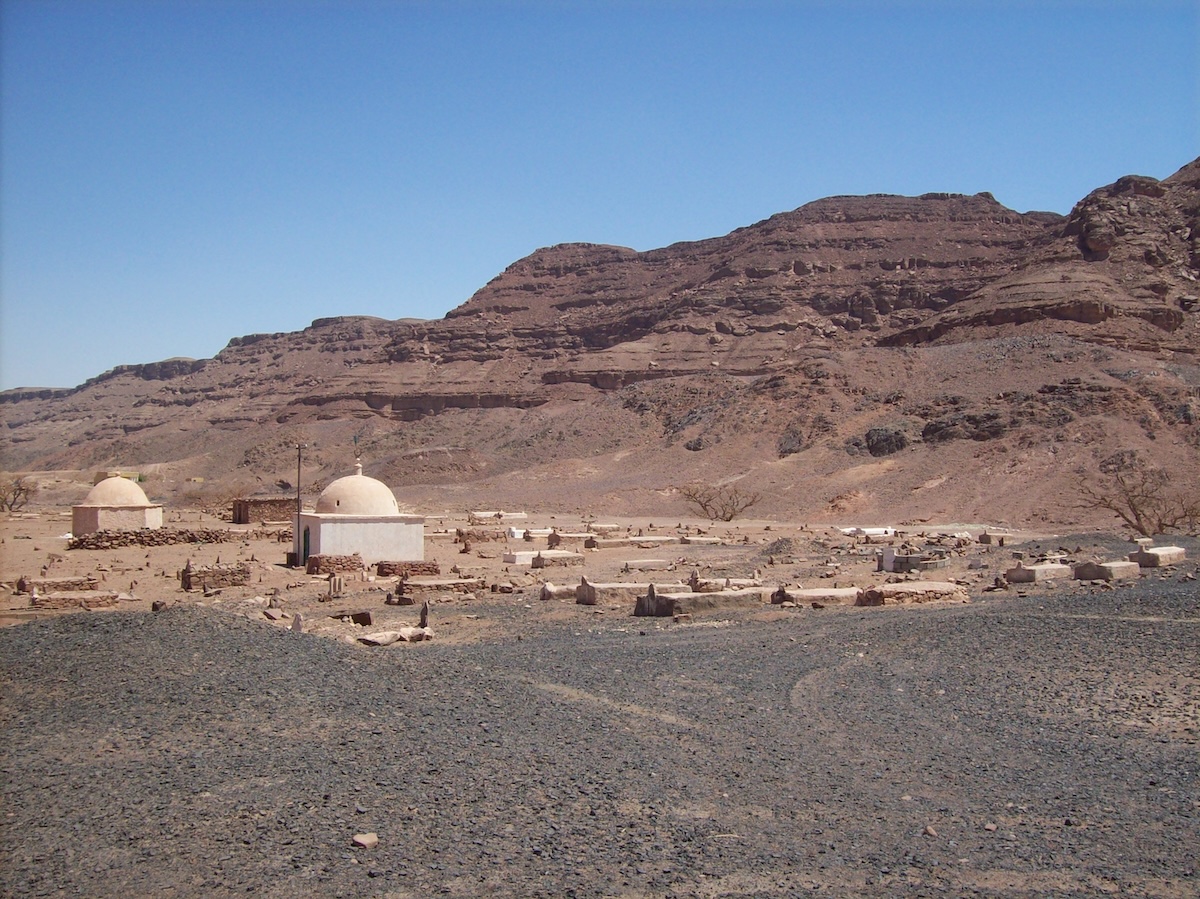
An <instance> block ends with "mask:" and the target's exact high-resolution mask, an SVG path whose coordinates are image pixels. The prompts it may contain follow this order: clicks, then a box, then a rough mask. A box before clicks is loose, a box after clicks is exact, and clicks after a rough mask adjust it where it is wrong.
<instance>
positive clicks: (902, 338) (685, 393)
mask: <svg viewBox="0 0 1200 899" xmlns="http://www.w3.org/2000/svg"><path fill="white" fill-rule="evenodd" d="M1198 219H1200V160H1197V161H1196V162H1193V163H1191V164H1189V165H1188V166H1186V167H1184V168H1183V169H1181V170H1180V171H1179V172H1177V173H1175V174H1174V175H1172V176H1171V177H1169V178H1167V179H1164V180H1162V181H1158V180H1155V179H1153V178H1148V177H1143V176H1127V177H1123V178H1120V179H1118V180H1117V181H1116V182H1114V183H1113V184H1111V185H1108V186H1106V187H1103V188H1100V189H1098V190H1096V191H1093V192H1092V193H1091V194H1089V195H1088V196H1087V197H1085V198H1084V199H1083V200H1081V201H1080V202H1079V203H1078V204H1077V205H1076V207H1075V208H1074V209H1073V210H1072V212H1071V213H1070V215H1068V216H1066V217H1063V216H1059V215H1056V214H1053V213H1038V212H1033V213H1024V214H1022V213H1017V212H1014V211H1013V210H1010V209H1007V208H1005V207H1004V206H1003V205H1001V204H1000V203H998V202H997V201H996V200H995V199H994V198H993V197H991V196H990V195H988V194H977V195H975V196H962V195H953V194H926V195H923V196H920V197H897V196H882V195H875V196H865V197H831V198H827V199H824V200H819V201H816V202H814V203H809V204H807V205H805V206H803V207H801V208H799V209H796V210H794V211H792V212H786V213H780V214H778V215H774V216H772V217H770V218H768V219H766V220H765V221H762V222H759V223H757V224H755V225H751V226H748V227H745V228H740V229H738V230H736V231H734V232H732V233H730V234H728V235H725V236H723V237H718V238H712V239H709V240H702V241H695V242H689V243H680V244H674V245H672V246H669V247H665V248H662V249H657V250H651V251H647V252H637V251H634V250H630V249H626V248H621V247H611V246H599V245H593V244H565V245H560V246H555V247H550V248H545V249H541V250H537V251H535V252H534V253H532V254H530V255H529V256H527V257H525V258H524V259H521V260H518V261H517V262H515V263H513V264H512V265H511V266H509V267H508V268H507V269H506V270H505V271H504V272H502V273H500V274H499V275H497V276H496V278H494V279H493V280H492V281H491V282H489V283H488V284H487V285H485V286H484V287H483V288H481V289H480V290H479V291H478V292H477V293H476V294H475V295H474V296H472V297H471V298H470V299H469V300H468V301H467V302H466V303H464V304H463V305H462V306H460V307H458V308H457V309H454V310H452V311H451V312H450V313H449V314H448V315H447V316H446V317H445V318H444V319H441V320H438V321H419V320H413V319H400V320H395V321H389V320H383V319H378V318H369V317H339V318H328V319H320V320H318V321H315V322H314V323H313V324H312V325H311V326H310V327H309V328H306V329H305V330H303V331H301V332H297V333H277V334H257V335H249V336H246V337H241V338H235V339H233V340H231V341H230V343H229V345H228V346H227V347H226V348H225V349H224V350H222V351H221V352H220V353H219V354H217V356H216V357H214V358H213V359H210V360H166V361H164V362H160V363H153V364H150V365H140V366H120V367H118V368H117V369H114V370H112V371H110V372H107V373H105V374H103V375H100V376H99V377H96V378H93V379H91V380H89V381H88V382H86V383H85V384H83V385H81V386H80V387H78V388H75V389H73V390H66V391H58V390H54V391H47V390H16V391H8V392H6V393H4V394H0V410H2V411H0V414H2V415H3V418H4V425H5V427H4V430H3V434H4V437H3V440H4V443H3V444H0V450H2V452H3V456H4V459H5V460H6V462H5V467H6V468H10V469H16V470H41V471H47V470H63V469H90V468H95V467H100V466H105V465H115V464H119V465H123V466H131V465H136V466H139V467H141V468H143V470H145V471H146V472H148V474H149V475H150V479H149V481H148V483H149V484H150V487H151V490H152V492H153V491H154V490H157V491H158V494H159V495H162V496H180V495H181V494H184V493H187V492H188V491H191V492H193V493H196V492H201V493H202V492H204V491H208V492H210V493H212V492H216V491H225V492H233V493H244V492H251V491H256V490H257V491H262V490H267V489H270V488H271V487H272V486H273V485H275V484H276V483H279V482H290V479H291V478H294V475H295V463H296V454H295V450H294V445H295V444H296V443H308V444H310V445H311V449H310V451H309V453H308V455H307V458H306V460H305V462H304V466H305V467H304V470H303V472H302V481H303V482H304V483H305V485H306V488H308V489H314V488H315V487H317V486H319V485H320V483H321V482H322V481H325V480H328V479H329V478H331V477H335V476H337V475H339V474H342V473H345V471H346V470H347V468H348V466H349V463H350V460H351V457H352V454H353V452H354V451H355V449H354V448H352V447H351V446H350V444H351V438H355V439H356V443H357V446H356V448H357V450H358V451H359V452H363V453H364V455H365V457H366V459H367V460H368V462H369V463H370V464H369V466H368V467H369V469H373V470H372V471H371V473H373V474H375V475H376V476H379V477H383V478H384V479H385V480H387V481H388V482H389V483H390V484H393V485H397V486H398V487H403V488H407V494H408V496H407V497H405V498H406V499H409V500H410V501H411V502H413V503H415V504H421V503H426V502H429V501H431V498H436V499H434V500H433V501H437V502H440V503H442V504H445V503H447V502H450V501H451V500H453V497H454V495H455V494H454V491H458V492H459V493H460V494H461V493H466V492H474V493H476V494H479V495H486V496H488V497H491V498H495V499H496V500H497V501H500V500H506V501H508V502H509V504H510V505H511V506H516V505H521V504H528V503H529V502H531V501H533V502H537V501H538V499H537V497H539V496H541V494H540V493H539V492H538V491H542V492H543V493H546V496H547V497H548V496H549V495H550V494H553V493H554V492H556V491H562V490H566V491H569V494H570V496H571V497H572V501H579V502H584V503H587V504H595V505H599V504H601V503H604V504H606V507H607V506H608V505H609V504H612V503H616V504H617V506H619V507H620V508H615V509H614V511H616V512H617V513H628V512H631V511H635V510H638V511H640V510H648V509H652V508H656V507H659V506H661V505H662V504H663V502H664V498H669V491H670V488H671V487H672V486H673V485H678V484H679V483H681V482H683V481H686V480H709V481H720V480H726V479H730V478H737V479H742V482H743V483H745V484H746V485H747V486H748V487H749V488H754V489H757V490H761V491H762V492H763V493H764V494H765V495H766V496H767V500H766V501H765V502H764V504H763V506H762V509H763V511H764V512H765V513H768V514H770V513H774V512H778V511H779V510H780V509H782V508H784V507H786V508H787V509H788V510H790V511H795V510H801V511H805V512H807V513H811V514H817V515H820V514H826V515H830V514H846V513H851V512H861V513H863V514H879V513H882V512H884V511H885V510H887V512H888V513H889V514H894V515H899V516H905V515H907V516H917V517H919V516H923V515H931V514H940V513H941V511H942V509H940V508H939V507H940V506H945V507H946V511H951V510H955V511H958V510H961V512H962V514H964V515H970V514H975V515H982V514H984V512H985V511H986V510H988V509H993V510H996V512H997V513H998V514H1001V515H1003V516H1005V517H1010V518H1012V519H1014V520H1020V521H1025V522H1030V521H1043V522H1045V521H1048V520H1049V519H1048V518H1047V517H1046V516H1051V517H1053V515H1055V514H1058V513H1056V512H1054V511H1053V509H1051V508H1050V507H1049V506H1047V504H1046V503H1045V501H1044V499H1042V498H1040V495H1041V494H1045V493H1047V492H1049V493H1057V492H1060V491H1061V488H1062V485H1063V484H1064V483H1065V481H1064V480H1063V479H1064V478H1066V477H1068V476H1071V477H1075V476H1077V474H1076V473H1077V472H1083V471H1087V470H1094V469H1095V468H1096V466H1097V465H1098V464H1099V462H1100V461H1102V460H1103V459H1104V458H1107V457H1108V456H1111V455H1112V454H1113V453H1115V452H1117V451H1120V450H1130V449H1132V450H1135V451H1136V452H1138V453H1139V454H1141V455H1142V456H1144V457H1145V458H1147V459H1150V460H1153V461H1154V462H1155V464H1159V465H1164V466H1167V467H1172V468H1175V467H1178V466H1184V467H1185V470H1191V471H1195V470H1196V467H1197V461H1198V455H1197V447H1200V429H1198V427H1197V422H1196V415H1197V413H1198V412H1200V366H1198V365H1197V360H1196V351H1197V347H1198V346H1200V324H1198V321H1200V309H1198V299H1197V296H1198V294H1200V287H1198V286H1197V284H1196V279H1197V277H1200V222H1198ZM876 460H877V461H876ZM289 476H290V477H289ZM938 478H942V481H941V482H940V483H938V484H936V485H934V486H932V487H931V486H930V485H931V484H933V482H935V481H937V479H938ZM981 478H982V479H983V483H986V484H987V485H988V486H989V487H990V488H992V490H993V491H996V492H998V493H1002V494H1004V496H1003V498H1002V499H999V500H997V498H996V497H995V496H991V497H988V496H986V495H984V493H983V491H982V490H981V486H980V484H981ZM156 479H157V480H156ZM189 479H191V480H190V481H189ZM197 479H203V483H204V484H205V485H206V486H204V487H198V486H196V485H197V484H199V483H200V481H199V480H197ZM956 482H957V486H956ZM1031 485H1040V488H1039V489H1031ZM448 491H449V492H448ZM989 492H990V491H989ZM448 496H449V499H448V498H447V497H448ZM531 497H532V500H531ZM931 500H933V501H931ZM464 501H465V499H464Z"/></svg>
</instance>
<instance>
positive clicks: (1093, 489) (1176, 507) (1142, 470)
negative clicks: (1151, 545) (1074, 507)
mask: <svg viewBox="0 0 1200 899" xmlns="http://www.w3.org/2000/svg"><path fill="white" fill-rule="evenodd" d="M1079 495H1080V497H1081V500H1082V502H1081V504H1080V505H1081V507H1082V508H1086V509H1107V510H1108V511H1109V512H1112V513H1113V514H1114V515H1116V516H1117V517H1118V518H1119V519H1121V521H1123V522H1125V524H1127V525H1129V527H1131V528H1133V530H1135V531H1136V532H1137V533H1139V534H1142V535H1143V536H1146V537H1149V536H1152V535H1154V534H1166V533H1168V532H1170V531H1180V530H1189V531H1195V530H1196V528H1197V526H1200V488H1197V486H1196V485H1195V484H1194V483H1192V481H1191V479H1190V478H1185V479H1183V480H1182V482H1180V481H1179V480H1178V479H1173V478H1172V477H1171V475H1170V474H1168V473H1167V472H1166V471H1164V470H1163V469H1161V468H1156V467H1154V466H1152V465H1150V464H1149V463H1147V462H1146V461H1145V460H1143V459H1141V458H1139V457H1138V455H1137V453H1136V452H1134V451H1132V450H1126V451H1123V452H1120V453H1117V454H1115V455H1113V456H1109V457H1108V458H1107V459H1105V460H1104V461H1103V462H1101V463H1100V476H1099V477H1094V476H1093V477H1087V476H1084V477H1081V478H1080V481H1079Z"/></svg>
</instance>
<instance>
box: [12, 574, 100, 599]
mask: <svg viewBox="0 0 1200 899" xmlns="http://www.w3.org/2000/svg"><path fill="white" fill-rule="evenodd" d="M98 583H99V582H98V581H97V580H96V579H95V578H94V577H93V576H92V575H90V574H84V575H79V576H77V577H21V578H18V580H17V592H18V593H32V592H33V591H34V590H36V591H37V592H38V593H43V594H45V593H55V592H63V591H66V592H75V593H77V592H79V591H81V590H96V589H98V587H97V584H98Z"/></svg>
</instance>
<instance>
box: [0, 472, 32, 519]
mask: <svg viewBox="0 0 1200 899" xmlns="http://www.w3.org/2000/svg"><path fill="white" fill-rule="evenodd" d="M37 492H38V486H37V484H36V483H34V482H33V481H32V480H30V479H29V478H27V477H24V476H21V477H17V476H16V475H10V474H5V475H0V509H3V510H4V511H5V512H16V511H17V510H18V509H23V508H25V505H26V504H27V503H28V502H29V501H30V500H31V499H33V498H34V497H35V496H37Z"/></svg>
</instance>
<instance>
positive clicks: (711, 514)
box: [678, 484, 762, 521]
mask: <svg viewBox="0 0 1200 899" xmlns="http://www.w3.org/2000/svg"><path fill="white" fill-rule="evenodd" d="M678 489H679V495H680V496H682V497H683V498H684V499H686V500H687V501H688V502H689V503H691V504H692V505H693V506H694V507H695V508H696V509H698V510H699V511H700V513H701V514H702V515H704V516H705V517H707V518H708V520H709V521H733V519H735V518H737V517H738V516H739V515H741V514H742V513H743V512H745V511H746V510H747V509H749V508H750V507H751V506H753V505H754V504H755V503H757V502H758V501H759V500H760V499H761V498H762V497H761V495H760V494H757V493H749V492H747V491H743V490H742V489H741V488H740V487H738V486H737V485H736V484H724V485H720V486H718V485H716V484H685V485H684V486H682V487H680V488H678Z"/></svg>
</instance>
